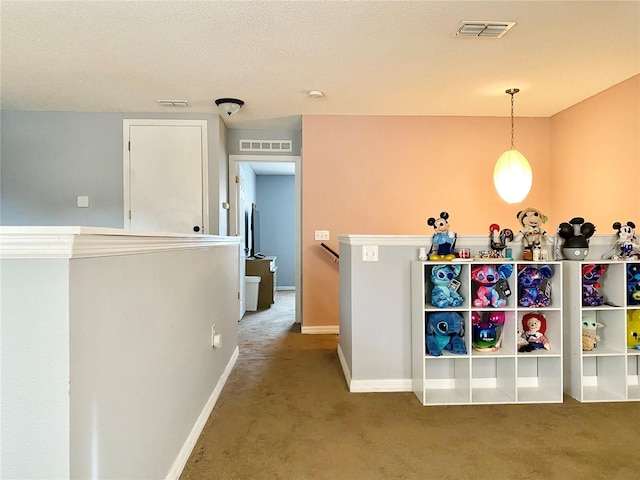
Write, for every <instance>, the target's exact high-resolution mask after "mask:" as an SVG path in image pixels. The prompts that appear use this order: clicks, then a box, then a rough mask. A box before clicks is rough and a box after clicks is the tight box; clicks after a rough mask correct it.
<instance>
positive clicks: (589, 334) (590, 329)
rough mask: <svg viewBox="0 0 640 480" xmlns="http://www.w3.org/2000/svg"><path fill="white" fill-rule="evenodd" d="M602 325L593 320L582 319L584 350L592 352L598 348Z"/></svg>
mask: <svg viewBox="0 0 640 480" xmlns="http://www.w3.org/2000/svg"><path fill="white" fill-rule="evenodd" d="M602 327H604V325H603V324H602V323H599V322H596V321H595V320H594V319H591V318H583V319H582V350H583V351H585V352H590V351H591V350H593V349H594V348H596V347H597V346H598V342H599V341H600V336H599V335H598V332H597V330H598V328H602Z"/></svg>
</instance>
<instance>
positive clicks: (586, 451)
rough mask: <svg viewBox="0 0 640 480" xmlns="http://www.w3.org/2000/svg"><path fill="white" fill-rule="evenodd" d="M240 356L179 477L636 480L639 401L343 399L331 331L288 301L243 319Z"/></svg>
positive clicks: (284, 297) (285, 295)
mask: <svg viewBox="0 0 640 480" xmlns="http://www.w3.org/2000/svg"><path fill="white" fill-rule="evenodd" d="M239 328H240V332H239V342H240V356H239V358H238V362H237V364H236V367H235V369H234V370H233V372H232V373H231V375H230V376H229V379H228V381H227V384H226V386H225V388H224V389H223V391H222V393H221V395H220V398H219V399H218V402H217V404H216V406H215V408H214V409H213V411H212V413H211V416H210V417H209V420H208V422H207V424H206V426H205V428H204V430H203V432H202V434H201V436H200V438H199V440H198V442H197V443H196V445H195V448H194V450H193V452H192V454H191V456H190V458H189V460H188V462H187V464H186V466H185V468H184V470H183V472H182V476H181V477H180V478H181V480H201V479H202V480H207V479H212V480H213V479H225V480H227V479H228V480H232V479H238V480H241V479H254V480H258V479H278V480H279V479H282V480H307V479H314V480H315V479H317V480H325V479H326V480H378V479H379V480H386V479H426V480H431V479H434V480H465V479H487V480H517V479H534V478H535V479H577V478H580V479H589V480H595V479H607V480H618V479H620V480H638V479H640V402H624V403H592V404H581V403H579V402H577V401H575V400H573V399H572V398H570V397H566V396H565V401H564V403H562V404H535V405H469V406H442V407H423V406H422V405H421V404H420V402H419V401H418V399H417V398H416V397H415V395H414V394H413V393H408V392H407V393H404V392H403V393H350V392H349V391H348V388H347V386H346V383H345V380H344V375H343V373H342V370H341V367H340V363H339V360H338V356H337V353H336V348H337V344H338V337H337V335H302V334H301V333H300V326H299V325H297V324H295V320H294V293H293V292H278V297H277V300H276V303H275V304H274V305H273V306H272V307H271V308H270V309H269V310H266V311H261V312H255V313H248V314H247V315H245V316H244V318H243V319H242V320H241V321H240V325H239Z"/></svg>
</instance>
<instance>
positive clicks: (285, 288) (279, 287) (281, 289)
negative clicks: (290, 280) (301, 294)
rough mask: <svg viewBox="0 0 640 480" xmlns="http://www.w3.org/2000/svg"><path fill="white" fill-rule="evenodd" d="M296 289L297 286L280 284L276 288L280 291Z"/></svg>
mask: <svg viewBox="0 0 640 480" xmlns="http://www.w3.org/2000/svg"><path fill="white" fill-rule="evenodd" d="M295 289H296V287H295V286H291V287H287V286H282V287H281V286H280V285H276V290H277V291H279V292H293V291H294V290H295Z"/></svg>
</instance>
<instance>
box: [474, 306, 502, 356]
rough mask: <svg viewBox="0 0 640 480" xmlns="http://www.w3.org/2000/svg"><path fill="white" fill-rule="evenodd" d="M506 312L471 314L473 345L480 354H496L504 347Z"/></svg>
mask: <svg viewBox="0 0 640 480" xmlns="http://www.w3.org/2000/svg"><path fill="white" fill-rule="evenodd" d="M504 321H505V317H504V312H484V313H483V314H482V315H481V314H480V313H479V312H471V323H472V325H473V334H472V337H471V343H472V345H473V348H475V349H476V350H477V351H479V352H495V351H497V350H498V349H499V348H500V346H501V345H502V333H503V328H502V326H503V325H504Z"/></svg>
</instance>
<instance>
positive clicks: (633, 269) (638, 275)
mask: <svg viewBox="0 0 640 480" xmlns="http://www.w3.org/2000/svg"><path fill="white" fill-rule="evenodd" d="M627 304H628V305H640V264H639V263H629V264H627Z"/></svg>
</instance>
